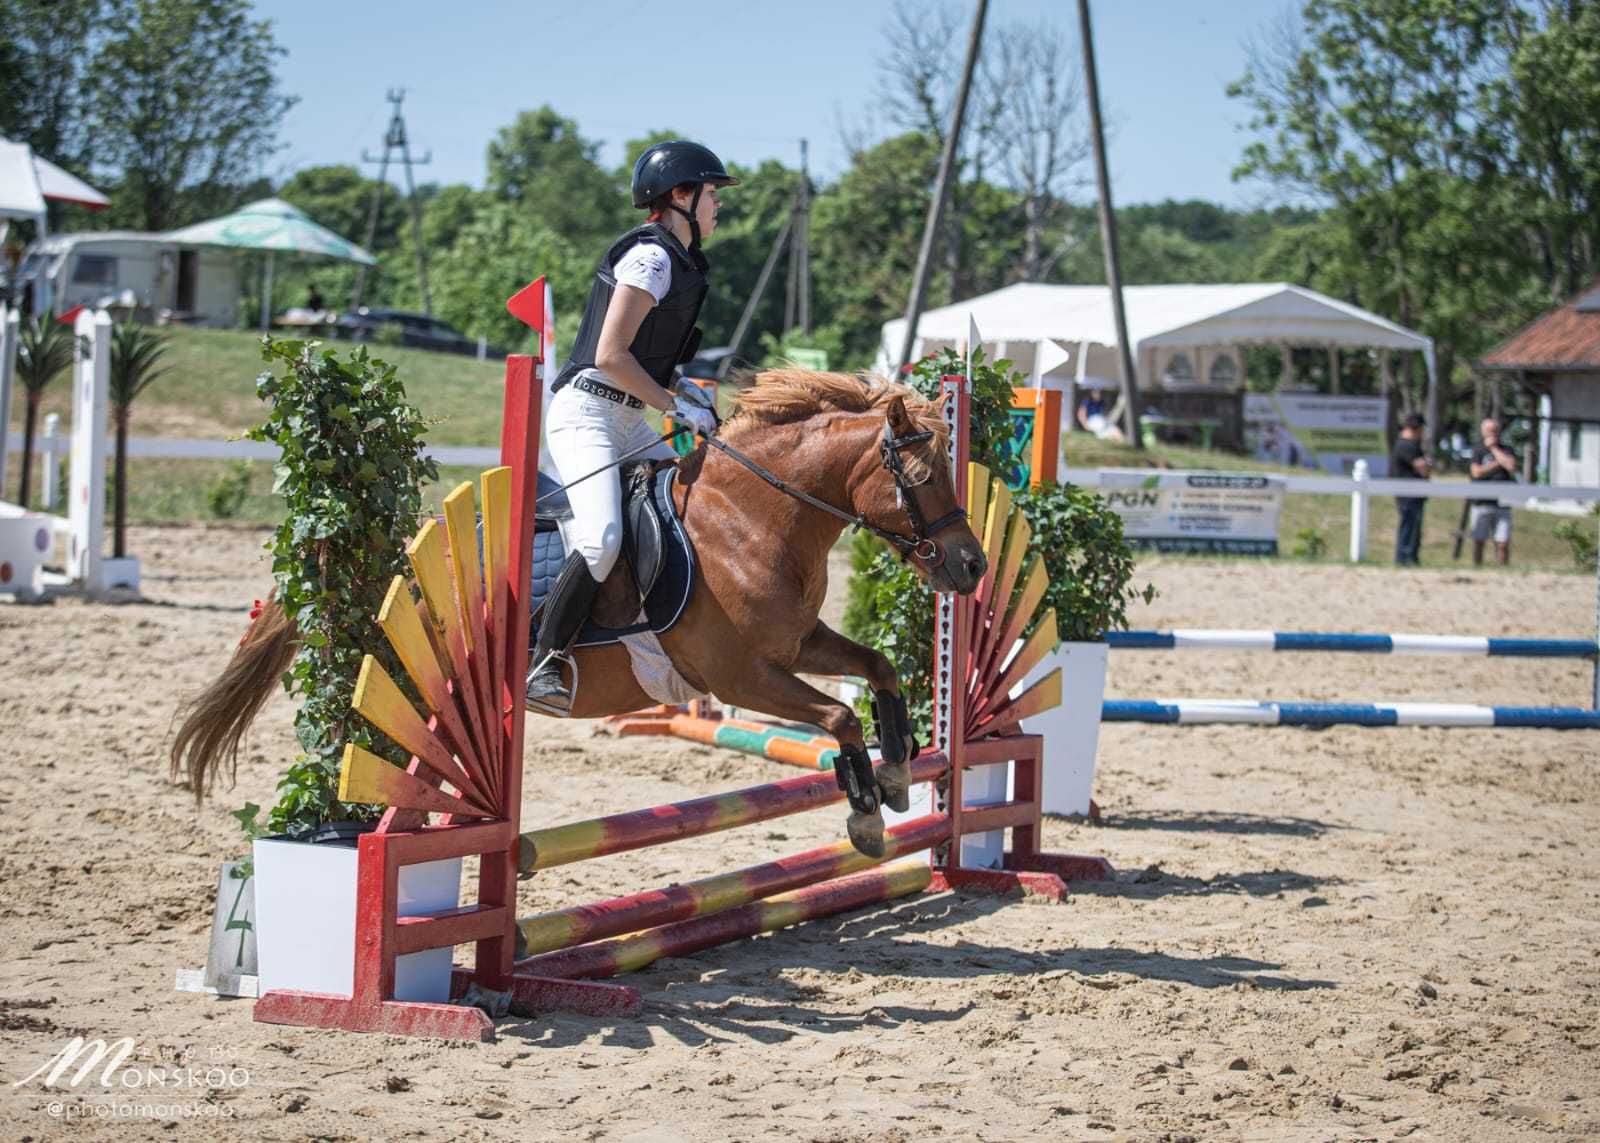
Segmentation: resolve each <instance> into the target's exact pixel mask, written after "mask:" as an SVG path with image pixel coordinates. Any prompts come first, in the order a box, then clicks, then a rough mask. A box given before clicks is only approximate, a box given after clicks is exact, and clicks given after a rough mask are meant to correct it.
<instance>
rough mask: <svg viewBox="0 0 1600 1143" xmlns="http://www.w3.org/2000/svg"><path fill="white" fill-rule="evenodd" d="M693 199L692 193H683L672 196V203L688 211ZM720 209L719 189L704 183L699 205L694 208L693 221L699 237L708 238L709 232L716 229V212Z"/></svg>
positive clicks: (720, 196) (720, 195)
mask: <svg viewBox="0 0 1600 1143" xmlns="http://www.w3.org/2000/svg"><path fill="white" fill-rule="evenodd" d="M693 199H694V192H693V191H684V192H682V193H681V194H675V195H674V201H675V202H677V204H678V205H679V206H681V207H683V209H685V210H688V209H689V203H690V202H691V201H693ZM721 207H722V194H721V191H720V190H719V188H717V187H715V186H713V185H711V184H710V183H706V184H705V186H704V187H703V188H701V191H700V203H699V205H698V206H696V207H695V211H694V217H695V221H697V222H698V223H699V224H700V237H701V238H702V239H706V238H710V237H711V232H712V231H713V230H715V229H716V228H717V211H718V210H719V209H721Z"/></svg>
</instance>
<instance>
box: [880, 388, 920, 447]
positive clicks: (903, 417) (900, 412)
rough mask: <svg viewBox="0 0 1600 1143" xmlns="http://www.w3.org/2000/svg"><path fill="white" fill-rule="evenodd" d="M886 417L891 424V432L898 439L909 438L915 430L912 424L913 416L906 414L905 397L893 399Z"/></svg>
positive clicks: (885, 412) (885, 414) (886, 411)
mask: <svg viewBox="0 0 1600 1143" xmlns="http://www.w3.org/2000/svg"><path fill="white" fill-rule="evenodd" d="M884 417H885V419H887V420H888V422H889V431H890V432H891V433H893V434H894V435H895V436H897V437H903V436H907V435H909V434H910V433H911V432H912V431H913V429H914V428H915V426H914V425H912V423H911V414H910V413H908V412H906V402H905V398H904V397H893V398H891V399H890V401H889V405H888V407H887V409H885V411H884Z"/></svg>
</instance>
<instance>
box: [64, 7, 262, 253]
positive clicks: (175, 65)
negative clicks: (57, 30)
mask: <svg viewBox="0 0 1600 1143" xmlns="http://www.w3.org/2000/svg"><path fill="white" fill-rule="evenodd" d="M281 55H283V49H282V48H280V47H278V45H277V43H276V42H275V41H274V39H273V36H272V26H271V24H270V22H268V21H265V20H261V21H252V20H251V19H250V16H249V12H248V9H247V8H246V7H245V6H243V5H240V4H235V3H229V2H227V0H112V2H111V4H110V6H109V13H108V16H107V19H106V41H105V44H104V46H103V47H102V48H101V50H100V52H99V53H98V55H97V56H96V57H95V60H94V64H93V66H92V68H91V70H90V75H89V83H88V89H87V95H86V105H87V111H88V128H89V134H90V137H91V138H92V139H93V140H94V144H95V151H94V162H95V165H96V166H97V167H100V168H102V169H105V170H108V171H112V172H119V173H120V176H121V185H120V187H119V188H118V191H117V194H116V196H115V198H116V200H117V205H118V206H119V207H120V208H121V211H120V212H121V214H122V216H123V217H124V218H125V219H126V221H127V222H128V223H129V224H131V225H134V226H137V227H139V228H140V229H144V230H158V231H159V230H169V229H171V228H173V227H175V226H178V225H181V224H183V223H185V222H188V221H191V220H192V219H193V218H194V217H198V216H199V215H200V214H201V212H202V211H203V210H214V209H218V208H219V206H220V207H221V208H226V207H227V206H229V205H232V204H233V200H234V196H236V195H237V191H238V188H239V187H240V186H242V185H243V184H245V183H247V182H248V181H249V180H250V177H251V175H252V174H253V172H254V171H255V170H256V169H257V168H258V166H259V164H260V162H261V161H262V160H263V159H264V158H265V157H266V156H268V155H269V154H271V153H272V151H273V150H274V140H275V138H276V134H277V129H278V125H279V124H280V123H281V122H282V120H283V116H284V114H285V113H286V112H287V111H288V109H289V108H290V106H292V104H293V103H294V100H293V99H292V98H291V97H288V96H285V95H282V94H280V92H279V90H278V81H277V77H276V75H275V74H274V72H273V64H274V61H275V60H276V59H277V58H278V57H279V56H281Z"/></svg>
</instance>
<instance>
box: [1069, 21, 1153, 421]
mask: <svg viewBox="0 0 1600 1143" xmlns="http://www.w3.org/2000/svg"><path fill="white" fill-rule="evenodd" d="M1078 34H1079V36H1080V37H1081V38H1082V39H1083V82H1084V90H1085V93H1086V94H1087V96H1088V99H1089V132H1090V134H1092V135H1093V136H1094V180H1095V183H1096V184H1097V185H1098V186H1099V189H1100V245H1101V246H1103V247H1105V255H1106V284H1107V285H1108V286H1109V287H1110V288H1111V314H1112V317H1113V318H1114V319H1115V321H1116V323H1117V349H1118V354H1117V373H1118V374H1119V377H1118V380H1119V381H1120V382H1121V384H1122V431H1123V434H1124V435H1125V436H1126V437H1127V439H1128V443H1129V444H1131V445H1132V446H1133V447H1134V448H1137V449H1142V448H1144V441H1143V440H1142V439H1141V438H1140V435H1139V382H1138V377H1137V376H1136V375H1135V373H1134V371H1133V350H1132V348H1131V347H1130V346H1129V345H1128V315H1127V314H1126V313H1125V312H1123V308H1122V263H1121V261H1120V260H1119V259H1118V257H1117V218H1116V215H1115V214H1114V213H1113V212H1112V208H1111V176H1110V175H1109V174H1108V173H1107V171H1106V133H1105V128H1104V126H1103V125H1102V124H1101V122H1100V82H1099V79H1098V78H1097V77H1096V75H1095V70H1094V33H1093V31H1092V30H1091V29H1090V26H1089V0H1078Z"/></svg>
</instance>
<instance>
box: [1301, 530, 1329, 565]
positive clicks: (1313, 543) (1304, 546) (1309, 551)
mask: <svg viewBox="0 0 1600 1143" xmlns="http://www.w3.org/2000/svg"><path fill="white" fill-rule="evenodd" d="M1327 554H1328V541H1327V540H1325V539H1323V537H1322V533H1321V532H1319V531H1318V530H1317V529H1315V528H1301V529H1300V530H1299V531H1298V532H1296V533H1295V534H1294V555H1295V558H1296V559H1301V560H1320V559H1322V557H1324V556H1326V555H1327Z"/></svg>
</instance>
